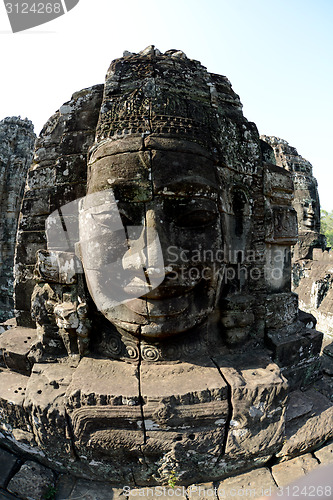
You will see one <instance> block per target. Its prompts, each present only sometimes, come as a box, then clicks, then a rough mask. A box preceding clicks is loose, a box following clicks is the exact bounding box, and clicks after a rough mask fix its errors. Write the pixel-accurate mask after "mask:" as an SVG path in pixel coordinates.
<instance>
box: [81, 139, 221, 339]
mask: <svg viewBox="0 0 333 500" xmlns="http://www.w3.org/2000/svg"><path fill="white" fill-rule="evenodd" d="M133 147H135V146H133V140H131V138H129V139H127V140H126V139H125V140H122V141H110V140H109V141H108V140H107V141H105V140H104V141H102V142H101V143H100V144H97V145H95V146H94V148H93V151H92V154H91V156H90V161H89V180H88V191H87V198H86V199H85V201H84V203H83V207H84V208H83V209H82V211H81V216H80V222H81V236H80V239H81V255H82V261H83V267H84V271H85V275H86V279H87V284H88V288H89V291H90V294H91V296H92V298H93V300H94V302H95V304H96V305H97V307H98V309H99V310H100V311H101V312H102V313H103V315H104V316H105V317H106V318H107V319H108V320H109V321H110V322H111V323H113V324H114V325H116V326H117V327H119V328H122V329H123V330H126V331H129V332H131V333H132V334H134V335H136V336H139V335H142V336H143V337H150V338H162V337H166V336H172V335H175V334H177V333H181V332H184V331H187V330H189V329H191V328H193V327H194V326H196V325H198V324H200V323H202V322H203V321H205V320H207V318H208V317H209V315H210V314H211V313H212V312H213V311H214V308H216V303H217V298H218V296H219V291H220V287H219V279H220V274H219V267H221V263H219V262H216V259H215V258H214V256H218V250H219V249H221V248H222V243H223V234H222V233H223V232H222V227H221V217H220V211H219V197H218V194H219V186H218V184H217V179H216V172H215V166H214V163H213V160H212V159H211V155H210V153H209V152H208V151H206V150H204V149H203V148H201V147H200V146H199V145H196V144H187V142H186V141H179V140H176V139H174V140H171V141H168V144H167V148H166V147H165V142H163V140H161V141H160V144H158V141H157V143H156V144H155V146H154V149H148V148H147V149H146V150H144V151H135V152H133V151H130V149H131V148H132V149H133ZM159 147H160V148H161V147H163V148H164V149H159ZM120 150H121V153H119V151H120ZM193 150H195V154H194V152H193Z"/></svg>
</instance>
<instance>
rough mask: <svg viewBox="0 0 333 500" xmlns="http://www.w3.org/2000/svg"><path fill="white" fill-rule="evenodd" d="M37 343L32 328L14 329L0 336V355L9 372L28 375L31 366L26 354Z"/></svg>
mask: <svg viewBox="0 0 333 500" xmlns="http://www.w3.org/2000/svg"><path fill="white" fill-rule="evenodd" d="M36 342H37V330H35V329H33V328H23V327H18V326H17V327H14V328H11V329H10V330H7V331H6V332H4V333H2V335H0V355H1V351H2V357H3V359H4V361H5V364H6V366H7V367H8V368H10V369H11V370H14V371H16V372H19V373H22V374H23V375H30V373H31V368H32V367H31V364H30V362H29V360H28V354H29V352H30V351H31V348H32V346H33V345H34V344H35V343H36Z"/></svg>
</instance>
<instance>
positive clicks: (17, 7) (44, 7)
mask: <svg viewBox="0 0 333 500" xmlns="http://www.w3.org/2000/svg"><path fill="white" fill-rule="evenodd" d="M6 10H7V13H8V14H13V13H14V14H61V13H62V6H61V4H60V3H50V2H49V3H43V2H38V3H33V4H32V5H29V4H27V3H24V2H23V3H10V2H9V3H6Z"/></svg>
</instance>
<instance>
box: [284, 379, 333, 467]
mask: <svg viewBox="0 0 333 500" xmlns="http://www.w3.org/2000/svg"><path fill="white" fill-rule="evenodd" d="M305 394H306V395H307V397H308V398H309V399H310V400H311V402H312V404H313V410H312V412H311V414H310V415H304V416H303V417H301V418H299V419H295V420H291V421H289V422H288V423H287V426H286V441H285V443H284V445H283V447H282V449H281V451H280V452H279V453H278V454H277V456H278V457H281V458H283V459H287V458H291V457H295V456H297V455H298V454H300V453H305V452H307V451H313V450H314V449H315V448H317V447H318V446H320V445H321V444H322V443H324V442H326V441H328V440H330V439H331V438H332V436H333V404H332V403H331V402H330V401H329V400H328V399H327V398H326V397H324V396H323V395H322V394H320V393H319V392H317V391H316V390H314V389H309V390H308V391H307V392H306V393H305Z"/></svg>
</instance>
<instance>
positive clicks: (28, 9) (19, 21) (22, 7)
mask: <svg viewBox="0 0 333 500" xmlns="http://www.w3.org/2000/svg"><path fill="white" fill-rule="evenodd" d="M64 1H65V8H64V7H63V4H62V2H61V1H60V0H47V1H46V0H45V1H43V2H35V0H26V1H25V2H8V0H4V4H5V7H6V10H7V14H8V18H9V22H10V25H11V28H12V31H13V33H17V32H19V31H24V30H27V29H30V28H34V27H35V26H40V25H41V24H45V23H48V22H49V21H53V19H56V18H57V17H60V16H63V15H64V14H66V11H67V12H68V11H69V10H72V9H73V8H74V7H75V6H76V5H77V4H78V3H79V1H80V0H64Z"/></svg>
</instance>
